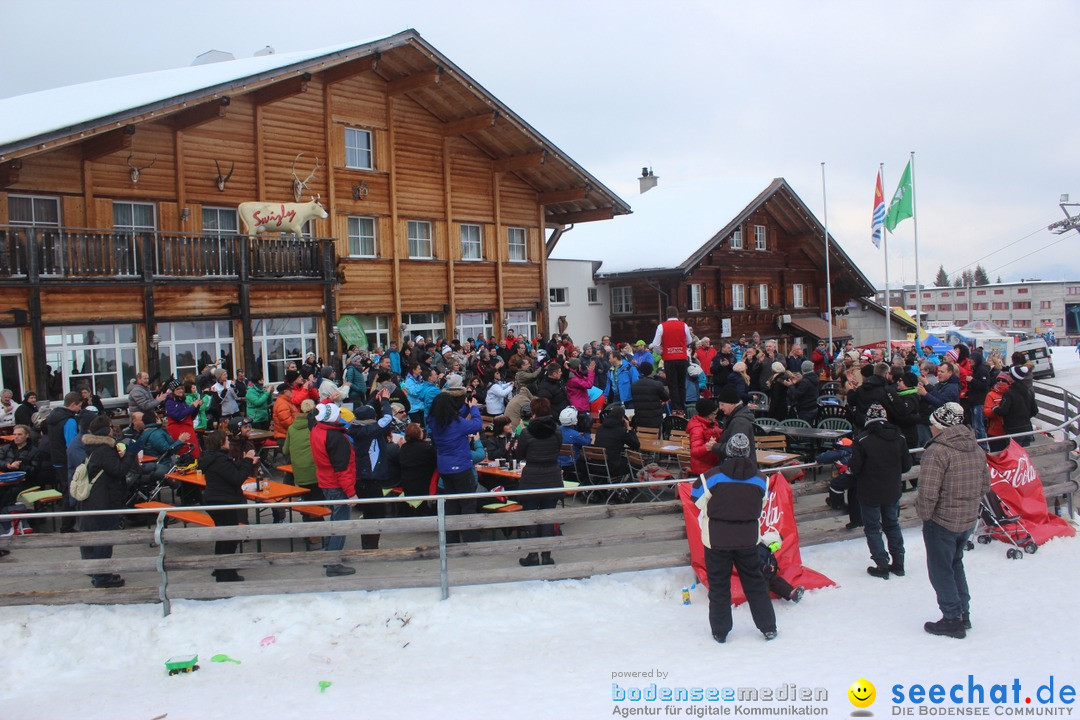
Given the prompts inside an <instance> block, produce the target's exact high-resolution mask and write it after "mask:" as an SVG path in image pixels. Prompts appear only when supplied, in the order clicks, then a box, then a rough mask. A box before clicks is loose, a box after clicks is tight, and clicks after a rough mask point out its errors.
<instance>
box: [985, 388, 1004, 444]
mask: <svg viewBox="0 0 1080 720" xmlns="http://www.w3.org/2000/svg"><path fill="white" fill-rule="evenodd" d="M1008 389H1009V386H1008V385H1005V386H1004V387H1003V386H1001V385H998V384H996V383H995V385H994V387H993V389H992V390H991V391H990V392H988V393H986V400H984V401H983V410H982V411H983V415H984V416H985V417H986V436H987V437H1000V436H1001V435H1004V434H1005V423H1004V418H1002V417H1001V416H1000V415H998V414H997V413H996V412H994V408H996V407H997V406H998V405H999V404H1000V403H1001V400H1002V398H1003V397H1004V396H1005V391H1006V390H1008Z"/></svg>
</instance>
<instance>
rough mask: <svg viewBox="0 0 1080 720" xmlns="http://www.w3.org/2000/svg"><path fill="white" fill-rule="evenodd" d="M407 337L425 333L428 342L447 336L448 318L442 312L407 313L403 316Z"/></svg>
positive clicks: (402, 322) (404, 330)
mask: <svg viewBox="0 0 1080 720" xmlns="http://www.w3.org/2000/svg"><path fill="white" fill-rule="evenodd" d="M401 326H402V331H403V333H404V334H405V335H406V337H414V338H415V337H416V336H417V335H423V336H424V339H425V340H427V341H428V342H434V341H435V339H436V338H444V337H446V318H445V316H443V314H442V313H405V314H403V315H402V316H401Z"/></svg>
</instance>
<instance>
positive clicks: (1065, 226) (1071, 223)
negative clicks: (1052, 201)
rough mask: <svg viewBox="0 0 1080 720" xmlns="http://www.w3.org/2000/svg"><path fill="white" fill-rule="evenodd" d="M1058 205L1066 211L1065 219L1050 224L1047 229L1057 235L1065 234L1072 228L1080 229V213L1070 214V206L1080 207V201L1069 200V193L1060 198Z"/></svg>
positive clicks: (1062, 210)
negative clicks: (1072, 201)
mask: <svg viewBox="0 0 1080 720" xmlns="http://www.w3.org/2000/svg"><path fill="white" fill-rule="evenodd" d="M1058 206H1059V207H1060V208H1061V212H1063V213H1065V219H1064V220H1058V221H1057V222H1056V223H1052V224H1050V225H1049V226H1047V228H1046V229H1047V230H1049V231H1050V232H1052V233H1054V234H1055V235H1064V234H1065V233H1067V232H1069V231H1070V230H1080V213H1078V214H1076V215H1070V214H1069V208H1080V203H1071V202H1069V196H1068V194H1064V195H1062V196H1061V197H1060V198H1058Z"/></svg>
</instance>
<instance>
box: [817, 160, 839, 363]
mask: <svg viewBox="0 0 1080 720" xmlns="http://www.w3.org/2000/svg"><path fill="white" fill-rule="evenodd" d="M821 205H822V208H823V209H824V216H825V303H826V305H828V312H827V313H826V314H825V322H827V323H828V324H829V353H833V352H835V349H834V348H833V334H832V318H833V315H832V277H831V276H830V275H829V203H828V201H827V200H826V199H825V163H821ZM819 297H820V296H819Z"/></svg>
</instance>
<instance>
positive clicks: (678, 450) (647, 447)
mask: <svg viewBox="0 0 1080 720" xmlns="http://www.w3.org/2000/svg"><path fill="white" fill-rule="evenodd" d="M641 451H642V452H647V453H653V454H654V455H684V454H685V455H688V454H690V448H688V447H683V446H682V445H679V444H678V443H673V442H672V441H670V440H653V439H652V438H642V440H641ZM798 459H799V456H798V455H796V454H794V453H784V452H776V451H774V450H758V451H757V463H758V465H759V466H760V467H769V468H771V467H776V466H777V465H783V464H784V463H787V462H791V461H792V460H798Z"/></svg>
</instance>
